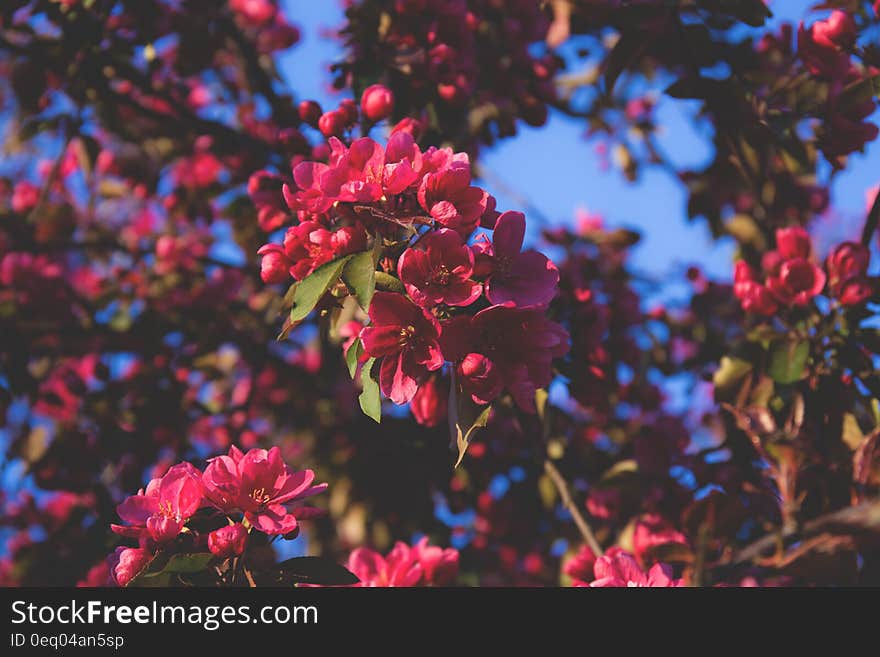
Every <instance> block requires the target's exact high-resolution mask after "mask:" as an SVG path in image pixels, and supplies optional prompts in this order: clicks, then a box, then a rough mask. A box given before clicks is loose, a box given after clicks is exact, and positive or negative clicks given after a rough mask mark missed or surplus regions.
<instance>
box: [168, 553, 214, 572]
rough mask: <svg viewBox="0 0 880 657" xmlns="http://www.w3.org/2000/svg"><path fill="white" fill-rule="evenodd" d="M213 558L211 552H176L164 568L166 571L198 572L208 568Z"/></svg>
mask: <svg viewBox="0 0 880 657" xmlns="http://www.w3.org/2000/svg"><path fill="white" fill-rule="evenodd" d="M213 558H214V555H213V554H211V553H210V552H193V553H191V554H175V555H173V556H172V557H171V558H170V559H169V560H168V563H166V564H165V568H163V569H162V570H163V571H164V572H166V573H198V572H201V571H203V570H204V569H205V568H207V567H208V564H209V563H211V559H213Z"/></svg>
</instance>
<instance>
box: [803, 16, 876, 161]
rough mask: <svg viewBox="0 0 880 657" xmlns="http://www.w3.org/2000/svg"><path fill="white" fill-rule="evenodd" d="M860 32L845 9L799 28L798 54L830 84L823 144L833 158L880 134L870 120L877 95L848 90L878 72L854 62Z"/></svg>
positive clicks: (808, 66) (818, 75) (824, 149)
mask: <svg viewBox="0 0 880 657" xmlns="http://www.w3.org/2000/svg"><path fill="white" fill-rule="evenodd" d="M857 34H858V28H857V26H856V22H855V20H854V19H853V17H852V16H851V15H850V14H849V13H847V12H846V11H843V10H835V11H833V12H831V14H830V16H829V17H828V18H826V19H825V20H819V21H816V22H815V23H813V24H812V25H811V26H810V27H809V28H807V27H805V26H804V24H803V23H801V25H800V28H799V29H798V54H799V55H800V57H801V59H802V60H803V62H804V64H805V65H806V67H807V69H808V70H809V71H810V73H812V74H813V75H815V76H816V77H818V78H820V79H825V80H827V81H828V82H829V84H830V89H829V93H828V99H827V119H826V121H825V123H824V126H823V134H822V135H821V139H820V143H821V146H822V150H823V151H824V152H825V154H826V155H827V156H828V157H829V159H832V160H836V159H837V158H838V157H840V156H844V155H847V154H849V153H852V152H853V151H858V150H861V149H862V148H863V146H864V145H865V144H866V143H867V142H870V141H873V140H874V139H876V138H877V134H878V127H877V126H876V125H875V124H874V123H872V122H870V121H868V120H867V119H868V117H869V116H870V115H871V114H873V112H874V110H875V109H876V107H877V105H876V103H875V101H874V99H873V97H872V96H871V95H870V94H869V95H867V96H854V95H853V94H851V93H847V90H848V89H849V88H851V87H852V86H853V85H854V84H856V83H858V82H860V81H861V80H863V79H865V78H867V77H869V76H871V75H874V74H876V73H877V71H876V70H867V71H866V70H862V69H860V68H858V67H856V66H855V65H854V64H853V62H852V59H851V54H852V53H853V52H854V49H855V45H856V36H857Z"/></svg>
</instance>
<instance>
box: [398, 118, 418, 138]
mask: <svg viewBox="0 0 880 657" xmlns="http://www.w3.org/2000/svg"><path fill="white" fill-rule="evenodd" d="M424 131H425V124H424V123H423V122H422V121H419V120H418V119H414V118H412V117H411V116H407V117H404V118H403V119H401V120H400V121H398V122H397V124H396V125H395V126H394V127H393V128H391V135H392V136H394V135H398V134H401V133H403V134H408V135H410V136H412V137H413V138H414V139H420V138H421V136H422V133H423V132H424Z"/></svg>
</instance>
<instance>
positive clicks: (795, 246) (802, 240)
mask: <svg viewBox="0 0 880 657" xmlns="http://www.w3.org/2000/svg"><path fill="white" fill-rule="evenodd" d="M776 250H777V251H779V255H781V256H782V257H783V258H784V259H786V260H788V259H789V258H809V257H810V251H811V250H812V245H811V241H810V235H809V233H807V231H806V230H804V229H803V228H801V227H800V226H791V227H789V228H780V229H778V230H777V231H776Z"/></svg>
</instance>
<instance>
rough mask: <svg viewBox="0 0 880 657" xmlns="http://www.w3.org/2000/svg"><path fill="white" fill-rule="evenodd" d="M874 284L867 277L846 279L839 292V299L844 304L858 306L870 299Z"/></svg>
mask: <svg viewBox="0 0 880 657" xmlns="http://www.w3.org/2000/svg"><path fill="white" fill-rule="evenodd" d="M873 294H874V286H873V285H872V284H871V282H870V281H869V280H868V279H867V278H854V279H851V280H849V281H846V282H845V283H844V284H843V285H842V286H841V288H840V290H839V292H838V293H837V300H838V301H840V303H841V305H844V306H858V305H860V304H863V303H864V302H865V301H867V300H868V299H870V298H871V297H872V296H873Z"/></svg>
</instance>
